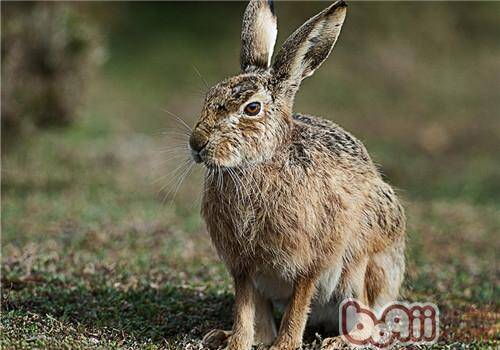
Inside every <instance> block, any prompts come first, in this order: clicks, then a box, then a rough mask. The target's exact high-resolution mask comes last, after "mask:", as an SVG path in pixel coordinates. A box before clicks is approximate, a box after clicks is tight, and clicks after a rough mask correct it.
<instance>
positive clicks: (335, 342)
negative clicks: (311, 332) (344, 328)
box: [320, 336, 351, 350]
mask: <svg viewBox="0 0 500 350" xmlns="http://www.w3.org/2000/svg"><path fill="white" fill-rule="evenodd" d="M337 349H351V347H350V346H349V344H347V343H346V341H345V340H344V339H343V338H342V337H340V336H339V337H333V338H326V339H324V340H323V342H321V348H320V350H337Z"/></svg>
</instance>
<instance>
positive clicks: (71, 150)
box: [0, 3, 500, 349]
mask: <svg viewBox="0 0 500 350" xmlns="http://www.w3.org/2000/svg"><path fill="white" fill-rule="evenodd" d="M226 4H227V5H226ZM198 5H199V6H200V9H198ZM198 5H197V6H195V5H189V6H190V7H189V11H187V10H186V9H183V7H182V6H183V5H181V4H158V5H156V6H157V7H155V8H149V9H148V8H146V7H145V6H146V5H138V4H134V5H130V7H127V6H125V5H118V4H116V5H113V6H111V5H106V4H96V5H93V6H94V7H92V6H91V7H90V10H91V12H92V11H95V13H97V14H101V17H100V18H105V19H107V20H109V19H110V16H111V20H110V21H109V22H110V23H111V24H112V28H111V29H109V30H110V36H109V40H110V52H109V54H110V59H109V61H108V63H107V65H106V66H105V67H104V69H103V71H102V74H101V75H100V76H99V77H98V79H96V81H95V82H94V83H93V85H92V91H91V96H90V97H89V99H88V102H87V104H86V105H85V106H84V108H83V110H82V113H81V114H82V116H81V118H80V120H79V121H78V122H77V123H76V124H75V125H73V126H72V127H70V128H67V129H64V130H62V129H61V130H49V131H44V132H40V133H37V134H33V135H30V136H29V137H27V138H25V139H22V140H19V141H18V142H17V143H16V144H13V145H7V147H6V148H4V149H3V151H2V280H1V283H2V316H1V327H2V328H1V336H0V344H1V346H2V348H4V349H19V348H28V349H41V348H54V349H61V348H67V349H78V348H81V349H88V348H101V349H108V348H134V349H136V348H141V349H160V348H161V349H197V348H198V347H199V341H200V339H201V337H202V336H203V334H204V333H206V332H207V331H209V330H210V329H213V328H228V327H230V326H231V323H232V320H231V318H232V317H231V308H232V303H233V296H232V287H231V282H230V279H229V276H228V274H227V272H226V271H225V269H224V267H223V265H222V264H221V262H220V261H219V259H218V258H217V255H216V253H215V251H214V249H213V248H212V246H211V244H210V240H209V238H208V235H207V233H206V231H205V229H204V226H203V223H202V221H201V219H200V216H199V199H200V191H201V176H200V175H201V169H198V170H196V171H195V172H194V173H193V174H192V175H191V176H190V177H189V178H188V179H187V180H186V181H185V182H184V184H183V185H182V186H181V187H180V189H179V191H178V193H177V194H176V196H175V198H172V197H171V196H167V197H166V198H165V194H166V193H165V192H166V191H163V192H162V191H160V189H161V187H162V186H163V185H165V184H167V185H168V180H169V179H168V177H165V175H166V174H168V173H169V172H171V171H172V169H175V167H176V166H177V165H178V164H179V159H177V158H175V157H172V156H171V154H169V153H161V152H159V150H161V149H165V148H166V147H172V145H173V144H174V145H175V144H178V143H179V140H177V139H176V138H175V137H172V136H168V135H161V132H163V131H167V132H168V131H174V132H180V131H181V130H182V127H180V126H179V125H178V124H176V123H175V122H174V121H173V120H172V119H171V118H169V117H168V114H167V113H165V112H163V111H162V110H161V109H162V108H163V107H166V108H168V109H169V110H171V111H172V112H175V113H177V114H180V115H182V116H184V117H185V119H186V120H187V121H188V122H189V123H191V124H193V123H194V121H195V120H196V116H197V114H198V113H199V108H200V105H201V95H200V94H199V93H200V91H199V90H200V89H201V90H203V89H204V88H203V83H202V82H201V80H200V79H199V78H198V77H197V75H196V73H195V72H194V70H193V69H192V65H194V66H196V67H197V68H198V69H199V70H200V71H201V72H202V74H203V75H204V77H205V78H206V79H207V80H208V81H209V82H210V83H214V82H216V81H217V80H219V79H221V78H222V77H224V76H227V75H229V74H232V73H234V72H235V71H236V70H237V66H238V65H237V61H236V58H237V55H238V33H237V32H235V30H236V28H239V25H240V24H239V18H238V16H239V12H240V10H241V7H242V6H243V4H238V3H225V4H223V7H220V6H221V5H220V4H219V5H216V4H204V5H201V4H198ZM204 6H205V7H208V6H214V7H210V8H211V9H212V8H216V9H219V10H220V9H222V8H223V9H222V10H221V11H226V12H223V15H224V17H227V18H228V21H227V22H224V23H222V22H220V21H218V20H217V18H218V17H217V16H215V17H217V18H212V16H209V15H207V14H206V13H207V12H206V11H204V10H206V8H205V7H204ZM216 6H219V7H216ZM294 6H298V7H299V8H300V9H301V10H300V11H293V9H294ZM323 6H324V4H296V5H295V4H282V3H280V4H278V5H277V11H278V13H280V15H281V16H282V17H281V18H284V19H283V20H280V21H281V22H280V31H281V33H280V38H279V40H283V39H284V38H285V37H286V35H287V34H288V33H289V32H290V31H291V29H292V27H293V26H296V25H299V24H300V22H301V21H302V20H303V19H304V17H305V14H306V13H307V14H312V13H314V11H315V10H316V9H319V8H321V7H323ZM110 9H112V10H113V11H111V14H110V12H109V10H110ZM115 10H116V11H118V12H117V13H118V14H119V16H118V17H112V14H113V13H114V11H115ZM302 10H303V11H302ZM497 10H498V4H478V5H474V6H472V5H466V4H463V5H462V4H426V5H418V6H417V5H415V4H380V5H376V4H359V5H358V4H354V5H352V6H351V7H350V17H349V22H348V23H346V27H345V30H344V32H343V33H342V37H341V39H342V40H339V43H338V46H337V48H336V50H335V53H334V55H333V56H332V57H331V58H330V59H329V61H328V62H326V63H325V65H324V66H323V67H322V68H321V69H320V70H318V73H317V74H316V76H315V77H313V78H310V79H308V80H307V81H305V82H304V86H303V91H302V92H301V93H300V95H299V96H298V99H297V105H296V110H297V111H300V112H309V113H312V114H317V115H325V116H327V117H329V118H331V119H333V120H335V121H337V122H339V123H340V124H341V125H343V126H345V127H346V128H347V129H349V130H350V131H352V132H353V133H354V134H355V135H357V136H359V137H360V138H361V139H362V140H364V141H365V143H366V144H367V147H368V149H369V150H370V152H371V154H372V155H373V158H374V159H375V160H376V161H377V162H378V163H379V164H380V165H381V170H382V171H383V173H384V174H385V175H386V177H387V179H388V181H390V182H391V183H392V184H394V185H395V186H396V187H397V188H399V189H400V194H401V196H402V197H403V198H404V200H405V202H406V205H405V207H406V209H407V213H408V217H409V227H408V236H409V238H408V258H407V261H408V262H407V270H408V272H407V278H406V281H405V286H404V288H403V291H402V292H403V297H404V298H405V299H407V300H410V301H433V302H435V303H437V304H438V305H439V307H440V311H441V324H442V328H441V334H442V335H441V337H440V341H439V345H437V346H436V348H443V349H445V348H449V349H452V348H471V349H472V348H474V349H475V348H492V349H493V348H496V347H498V338H499V336H500V330H499V325H498V316H499V304H498V300H499V293H498V266H497V265H498V264H497V263H496V260H497V259H496V256H497V252H498V251H500V247H499V241H498V237H499V233H500V202H499V198H500V181H499V180H498V179H499V178H500V173H499V171H500V168H499V167H498V164H499V158H498V152H497V148H498V143H499V142H500V140H499V139H500V125H499V119H498V117H497V113H498V108H499V107H500V106H499V104H498V101H500V99H499V96H498V89H495V86H496V85H495V84H496V82H497V81H498V80H497V78H496V76H495V75H494V74H493V73H492V72H494V71H495V69H497V70H498V61H499V59H500V47H499V46H498V43H497V38H498V36H497V35H493V33H492V32H495V31H496V32H498V26H497V25H496V23H497V20H498V15H495V13H496V14H498V13H499V12H498V11H497ZM212 13H218V12H217V11H215V10H214V11H213V12H212ZM102 14H104V15H105V16H102ZM231 14H234V16H233V15H231ZM387 14H391V15H390V16H389V15H387ZM115 16H116V14H115ZM192 16H194V17H192ZM221 16H222V15H221ZM422 17H424V18H426V23H427V25H426V26H425V28H422V27H419V30H418V31H417V30H415V29H414V28H416V26H417V25H418V21H417V20H416V18H422ZM98 18H99V17H98ZM188 19H192V23H196V24H195V25H194V26H193V27H186V26H182V25H180V24H182V23H184V22H185V21H186V20H188ZM204 21H205V22H204ZM172 28H176V29H175V30H174V29H172ZM478 28H480V29H481V30H479V29H478ZM143 33H150V35H147V36H146V37H145V36H144V35H143ZM200 33H201V34H200ZM212 33H220V35H221V36H220V38H221V39H220V40H211V39H212V35H215V34H212ZM464 33H467V35H464ZM485 33H486V34H485ZM209 34H210V35H209ZM221 61H222V62H223V63H224V64H220V62H221ZM470 62H474V64H473V69H472V68H470V67H471V64H470ZM162 176H163V177H162ZM171 187H172V186H167V189H168V188H171ZM314 340H315V337H314V335H312V336H309V338H308V341H309V344H310V347H311V348H313V347H314V346H316V345H317V344H318V342H317V341H316V342H314Z"/></svg>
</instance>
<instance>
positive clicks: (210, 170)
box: [189, 0, 405, 350]
mask: <svg viewBox="0 0 500 350" xmlns="http://www.w3.org/2000/svg"><path fill="white" fill-rule="evenodd" d="M345 15H346V5H345V3H344V2H342V1H337V2H336V3H334V4H332V5H331V6H329V7H328V8H326V9H325V10H323V11H322V12H320V13H319V14H318V15H316V16H314V17H313V18H311V19H310V20H309V21H307V22H306V23H305V24H304V25H303V26H302V27H301V28H299V29H298V30H297V31H296V32H295V33H293V34H292V35H291V36H290V37H289V38H288V39H287V41H286V42H285V44H284V45H283V48H282V49H281V51H280V52H279V53H278V54H277V56H276V58H275V63H274V65H273V66H272V67H271V66H270V61H271V56H272V48H273V46H274V41H275V39H276V31H277V29H276V17H275V14H274V9H273V6H272V2H271V1H265V0H253V1H251V3H250V4H249V5H248V7H247V9H246V11H245V15H244V20H243V31H242V36H241V37H242V44H243V46H242V51H241V68H242V73H241V74H239V75H237V76H234V77H232V78H229V79H227V80H224V81H223V82H221V83H219V84H217V85H215V86H214V87H212V88H211V89H210V90H209V91H208V93H207V95H206V99H205V105H204V107H203V110H202V113H201V117H200V120H199V121H198V123H197V124H196V126H195V129H194V130H193V133H192V134H191V137H190V140H189V145H190V148H191V152H192V156H193V159H194V160H195V161H196V162H199V163H201V162H203V163H204V164H205V166H206V167H207V177H206V180H205V192H204V197H203V216H204V218H205V221H206V223H207V227H208V230H209V232H210V236H211V238H212V241H213V243H214V245H215V247H216V249H217V251H218V253H219V255H220V256H221V257H222V259H223V260H224V262H225V263H226V265H227V267H228V269H229V271H230V273H231V275H232V277H233V279H234V284H235V319H234V326H233V330H232V332H227V331H214V332H211V333H210V334H209V335H207V337H206V338H205V341H206V342H208V343H210V342H211V341H212V340H217V339H220V338H221V337H222V338H224V337H227V336H228V335H229V334H231V338H230V341H229V348H230V349H231V350H248V349H250V347H251V345H252V343H265V344H273V347H272V348H271V349H272V350H277V349H281V350H285V349H289V350H292V349H296V348H297V347H299V346H300V344H301V341H302V334H303V331H304V327H305V325H306V322H307V320H308V319H309V321H310V323H311V324H322V325H324V326H326V328H327V330H333V329H334V328H335V326H336V324H337V318H338V317H337V312H338V311H337V309H338V303H339V302H341V301H342V300H343V299H345V298H347V297H354V298H358V299H360V300H361V301H362V302H363V303H364V304H367V305H369V306H372V307H375V308H377V307H380V306H382V305H383V304H385V303H386V302H389V301H391V300H394V299H395V298H396V297H397V295H398V290H399V286H400V284H401V281H402V278H403V273H404V232H405V218H404V213H403V209H402V207H401V205H400V204H399V202H398V200H397V198H396V196H395V194H394V192H393V190H392V189H391V187H390V186H389V185H387V184H386V183H385V182H384V181H383V180H382V178H381V177H380V174H379V173H378V171H377V169H376V167H375V166H374V164H373V162H372V161H371V159H370V156H369V155H368V152H367V151H366V149H365V147H364V146H363V144H362V143H361V142H360V141H359V140H357V139H356V138H354V137H353V136H352V135H351V134H349V133H348V132H346V131H344V130H343V129H342V128H340V127H339V126H337V125H335V124H334V123H332V122H329V121H326V120H323V119H320V118H315V117H310V116H304V115H299V114H295V115H294V114H293V113H292V110H293V101H294V97H295V94H296V93H297V90H298V88H299V86H300V83H301V81H302V80H303V79H304V78H306V77H308V76H310V75H311V74H312V73H313V72H314V71H315V70H316V69H317V68H318V67H319V65H320V64H321V63H322V62H323V61H324V60H325V59H326V57H327V56H328V55H329V53H330V51H331V49H332V47H333V45H334V44H335V42H336V40H337V37H338V35H339V33H340V28H341V26H342V24H343V22H344V19H345ZM272 304H274V305H276V306H280V305H281V306H283V310H284V313H283V318H282V321H281V326H280V327H279V331H277V330H276V326H275V324H274V319H273V313H272ZM309 311H311V312H310V314H309Z"/></svg>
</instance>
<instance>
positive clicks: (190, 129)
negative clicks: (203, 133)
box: [162, 108, 193, 133]
mask: <svg viewBox="0 0 500 350" xmlns="http://www.w3.org/2000/svg"><path fill="white" fill-rule="evenodd" d="M162 111H164V112H166V113H168V114H170V115H171V116H172V117H174V118H175V119H176V120H177V121H178V122H179V123H181V125H183V126H184V127H185V128H186V129H187V130H188V131H189V132H190V133H191V132H193V129H192V128H191V127H190V126H189V125H188V124H187V123H186V122H185V121H184V120H183V119H182V118H181V117H179V116H178V115H177V114H175V113H172V112H170V111H169V110H167V109H165V108H162Z"/></svg>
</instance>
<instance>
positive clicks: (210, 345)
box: [201, 329, 232, 350]
mask: <svg viewBox="0 0 500 350" xmlns="http://www.w3.org/2000/svg"><path fill="white" fill-rule="evenodd" d="M231 333H232V332H231V331H224V330H222V329H213V330H211V331H210V332H208V333H207V334H205V336H204V337H203V339H202V340H201V342H202V344H203V346H204V347H205V348H207V349H210V350H216V349H222V348H224V347H226V346H227V342H228V340H229V337H230V336H231Z"/></svg>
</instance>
